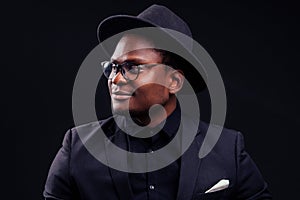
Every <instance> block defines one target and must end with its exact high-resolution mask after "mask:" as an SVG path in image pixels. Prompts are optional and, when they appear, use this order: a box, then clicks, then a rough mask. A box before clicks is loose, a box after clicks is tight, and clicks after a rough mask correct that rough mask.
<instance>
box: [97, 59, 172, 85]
mask: <svg viewBox="0 0 300 200" xmlns="http://www.w3.org/2000/svg"><path fill="white" fill-rule="evenodd" d="M125 64H132V66H136V67H137V68H138V71H137V75H136V77H135V78H134V79H130V78H128V77H127V76H126V71H125V70H124V68H123V66H125ZM105 65H106V66H107V67H109V66H111V68H112V69H113V67H115V68H116V72H115V74H114V75H113V76H112V72H113V70H112V69H111V72H110V75H109V76H107V75H106V73H105V69H106V68H107V67H105ZM158 65H164V66H166V65H165V64H163V63H147V64H134V63H131V62H123V63H121V64H116V63H113V62H111V61H103V62H101V66H102V67H103V74H104V76H105V77H106V78H107V79H108V80H111V79H113V77H115V76H116V75H117V74H118V72H119V71H120V72H121V74H122V76H123V77H124V79H125V80H126V81H134V80H136V79H137V78H138V76H139V75H140V70H141V69H143V68H151V67H155V66H158Z"/></svg>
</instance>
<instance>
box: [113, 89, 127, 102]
mask: <svg viewBox="0 0 300 200" xmlns="http://www.w3.org/2000/svg"><path fill="white" fill-rule="evenodd" d="M131 96H132V94H131V93H130V92H125V91H113V92H112V94H111V97H112V98H113V99H115V100H127V99H129V98H130V97H131Z"/></svg>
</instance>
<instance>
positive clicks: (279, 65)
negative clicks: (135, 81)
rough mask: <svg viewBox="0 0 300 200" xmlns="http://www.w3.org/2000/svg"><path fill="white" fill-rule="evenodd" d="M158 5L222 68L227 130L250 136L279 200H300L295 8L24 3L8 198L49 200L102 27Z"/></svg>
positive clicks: (274, 4) (137, 0)
mask: <svg viewBox="0 0 300 200" xmlns="http://www.w3.org/2000/svg"><path fill="white" fill-rule="evenodd" d="M152 3H157V4H162V5H166V6H167V7H169V8H170V9H171V10H173V11H174V12H175V13H177V14H178V15H179V16H181V17H182V18H183V19H185V20H186V21H187V22H188V24H189V25H190V27H191V29H192V32H193V35H194V39H195V40H196V41H198V42H199V43H200V44H201V45H202V46H203V47H204V48H205V49H206V50H207V51H208V53H209V54H210V55H211V57H212V58H213V59H214V61H215V63H216V64H217V66H218V67H219V70H220V72H221V74H222V77H223V80H224V83H225V87H226V91H227V98H228V110H227V119H226V123H225V125H226V127H229V128H233V129H237V130H240V131H241V132H242V133H243V134H244V136H245V142H246V149H247V151H248V152H249V153H250V155H251V156H252V158H253V159H254V160H255V162H256V163H257V165H258V167H259V168H260V170H261V172H262V174H263V175H264V178H265V179H266V181H267V182H268V183H269V187H270V190H271V192H272V193H273V195H274V197H275V199H294V198H295V197H297V195H298V193H299V192H298V191H297V189H299V188H298V185H299V184H297V181H298V180H297V178H298V177H299V173H298V170H299V168H298V167H297V166H296V162H297V160H299V159H298V155H297V153H298V148H297V147H298V140H297V139H298V138H299V136H298V134H299V130H298V128H299V123H300V117H299V114H298V112H299V106H298V102H299V100H300V99H299V97H298V96H299V95H298V93H299V78H298V74H299V73H298V72H299V70H298V67H299V62H298V60H299V30H298V26H299V12H298V8H299V7H298V8H297V5H296V3H293V2H287V1H285V2H283V1H282V2H281V1H269V2H262V1H214V0H213V1H188V0H182V1H176V2H175V1H146V0H144V1H141V0H130V1H129V0H123V1H121V0H120V1H91V2H88V1H80V2H75V1H31V2H28V3H26V4H24V9H23V8H22V10H23V11H22V12H21V13H20V18H19V19H20V26H21V28H20V29H22V35H21V40H20V45H21V47H22V48H21V54H22V56H24V60H23V61H25V62H23V61H22V63H23V64H22V65H20V66H19V67H18V68H14V69H13V73H14V77H15V78H16V80H18V82H19V84H18V92H17V93H14V94H12V100H11V102H12V103H13V107H14V108H16V110H17V112H18V115H13V114H12V113H6V116H7V118H6V121H5V124H6V126H5V127H6V128H8V130H9V131H10V132H11V133H14V134H13V135H14V136H15V140H14V141H16V149H15V153H16V155H15V157H14V158H15V166H16V170H15V172H14V176H15V181H14V183H15V187H13V188H14V189H12V192H11V193H10V196H11V198H10V199H17V197H24V199H34V200H35V199H42V191H43V187H44V183H45V180H46V177H47V172H48V169H49V167H50V164H51V162H52V160H53V158H54V156H55V154H56V152H57V150H58V149H59V147H60V146H61V143H62V139H63V136H64V134H65V132H66V131H67V129H68V128H70V127H72V126H73V119H72V107H71V106H72V87H73V83H74V80H75V77H76V73H77V70H78V69H79V67H80V65H81V63H82V61H83V60H84V58H85V57H86V56H87V55H88V53H89V52H90V51H91V50H92V49H93V48H94V47H95V46H96V45H97V44H98V42H97V37H96V28H97V26H98V24H99V22H100V21H101V20H102V19H104V18H106V17H108V16H110V15H113V14H133V15H136V14H138V13H139V12H141V11H142V10H144V9H145V8H146V7H148V6H149V5H151V4H152ZM17 61H18V59H17ZM204 96H205V94H204ZM102 101H103V102H101V103H103V104H104V103H107V102H108V100H107V98H105V99H104V100H102ZM100 107H101V106H100ZM201 108H202V107H201ZM100 109H101V108H100ZM102 109H103V110H102V112H100V115H103V116H105V115H107V114H108V113H107V111H108V109H106V108H102ZM203 111H204V113H205V112H206V111H207V109H205V108H204V109H203ZM203 117H204V118H205V117H206V115H205V114H204V116H203ZM7 120H8V121H7ZM15 133H16V134H15ZM18 199H19V198H18Z"/></svg>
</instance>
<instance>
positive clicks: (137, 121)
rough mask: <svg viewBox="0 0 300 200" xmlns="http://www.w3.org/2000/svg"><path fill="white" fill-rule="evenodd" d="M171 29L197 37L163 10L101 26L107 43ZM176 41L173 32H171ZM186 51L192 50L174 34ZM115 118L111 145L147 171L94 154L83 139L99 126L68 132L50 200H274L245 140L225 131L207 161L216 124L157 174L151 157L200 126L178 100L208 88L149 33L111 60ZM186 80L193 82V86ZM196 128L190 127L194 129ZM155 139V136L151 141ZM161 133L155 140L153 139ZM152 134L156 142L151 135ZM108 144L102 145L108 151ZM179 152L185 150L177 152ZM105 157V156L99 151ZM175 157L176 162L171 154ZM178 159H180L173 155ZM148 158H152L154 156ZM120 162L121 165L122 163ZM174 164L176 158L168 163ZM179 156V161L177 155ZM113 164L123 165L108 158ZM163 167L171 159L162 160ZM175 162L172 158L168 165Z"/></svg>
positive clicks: (105, 125)
mask: <svg viewBox="0 0 300 200" xmlns="http://www.w3.org/2000/svg"><path fill="white" fill-rule="evenodd" d="M140 27H163V28H168V29H172V30H176V31H179V32H181V33H184V34H186V35H191V34H190V30H189V28H188V26H187V25H186V23H185V22H184V21H183V20H182V19H180V18H179V17H178V16H177V15H175V14H174V13H173V12H172V11H170V10H169V9H167V8H166V7H163V6H158V5H153V6H151V7H149V8H148V9H146V10H145V11H143V12H142V13H141V14H140V15H138V16H137V17H133V16H115V17H110V18H108V19H106V20H104V21H103V22H102V23H101V24H100V26H99V30H98V31H99V32H98V34H99V40H100V42H102V41H104V40H105V39H107V38H109V37H110V36H112V35H114V34H116V33H118V32H121V31H124V30H129V29H132V28H140ZM165 34H166V35H168V34H169V33H167V32H166V33H165ZM170 38H171V40H170V41H173V42H175V43H176V42H178V43H179V44H180V46H181V48H189V45H188V44H187V43H186V42H187V41H186V42H184V41H183V40H182V38H176V37H174V35H170ZM102 66H103V69H104V75H105V77H106V78H107V81H108V88H109V92H110V96H111V106H112V111H113V114H114V116H113V117H110V118H108V119H106V120H103V121H100V125H101V128H102V129H103V131H104V132H105V134H106V136H107V137H108V139H109V140H110V141H111V142H112V143H114V144H115V145H116V146H118V147H119V148H122V149H123V150H126V151H128V152H135V153H140V154H142V153H150V155H149V154H145V157H146V159H145V160H146V162H147V165H143V163H140V165H141V166H142V167H141V166H137V165H139V163H138V164H136V166H133V167H134V168H135V169H136V171H131V170H128V171H126V169H125V170H118V169H116V168H117V167H112V166H108V163H109V161H108V162H107V163H103V162H100V161H99V160H98V159H96V156H95V155H92V154H91V153H90V152H89V151H88V149H87V148H86V146H85V144H86V143H87V140H89V141H91V140H92V139H93V138H92V137H87V138H88V139H87V140H84V142H83V140H81V139H82V138H80V136H79V135H80V134H79V132H84V133H86V134H87V135H89V134H90V133H91V132H96V131H97V130H96V129H97V128H95V127H96V126H95V124H97V123H98V122H93V123H90V124H86V125H83V126H80V127H76V128H74V129H71V130H70V131H68V132H67V134H66V136H65V138H64V141H63V146H62V148H61V149H60V150H59V152H58V154H57V156H56V158H55V159H54V161H53V163H52V165H51V168H50V171H49V175H48V178H47V182H46V186H45V191H44V197H45V198H46V199H85V200H93V199H95V200H96V199H97V200H99V199H105V200H106V199H112V200H113V199H180V200H186V199H270V198H271V195H270V193H269V192H268V189H267V184H266V183H265V181H264V180H263V178H262V176H261V174H260V172H259V170H258V169H257V167H256V166H255V164H254V162H253V161H252V160H251V158H250V157H249V155H248V154H247V153H246V152H245V150H244V143H243V137H242V135H241V134H240V133H239V132H236V131H234V130H228V129H223V130H222V133H221V136H220V138H219V139H218V142H217V143H216V145H215V146H214V147H213V149H212V151H211V152H210V153H209V154H208V155H207V156H205V157H204V158H201V159H200V158H199V157H198V154H199V150H200V147H201V144H202V142H203V138H204V137H205V134H206V132H207V128H208V125H207V124H205V123H203V122H200V123H199V124H196V127H197V133H196V135H195V137H193V141H192V142H191V144H190V146H189V147H188V149H187V150H186V151H184V152H183V153H184V154H183V155H182V156H181V157H179V158H177V159H174V160H173V162H171V163H169V164H168V165H166V166H163V167H160V168H157V169H156V170H149V169H148V167H151V166H152V162H157V160H150V157H151V153H153V154H155V153H156V152H159V151H160V150H161V149H163V148H164V147H165V146H166V145H168V144H170V143H172V141H173V140H174V138H176V134H178V133H180V132H184V133H182V136H183V137H184V136H186V135H188V134H190V133H189V132H187V131H186V129H182V127H181V125H180V124H181V118H185V119H184V120H183V127H184V125H185V126H188V127H190V128H192V126H193V125H192V124H193V122H192V121H193V120H192V119H189V118H188V117H182V116H183V115H182V112H183V111H182V110H181V107H180V105H179V102H178V100H177V98H176V94H177V93H179V92H180V91H181V90H183V87H184V84H185V81H189V82H190V83H191V85H192V87H193V89H194V91H196V92H199V91H201V90H203V88H204V85H205V84H204V82H203V80H202V79H201V77H200V75H199V76H196V75H195V74H194V71H193V67H192V66H191V65H190V64H189V63H188V62H187V61H186V60H184V59H183V58H182V57H181V56H179V55H176V54H174V53H172V52H169V51H166V50H161V49H159V48H157V41H155V39H154V38H151V37H149V34H148V35H147V34H137V33H134V32H133V33H125V34H123V35H122V37H121V39H120V40H119V41H118V43H117V45H116V47H115V49H114V52H113V54H112V56H111V60H110V61H103V62H102ZM185 79H186V80H185ZM186 124H189V125H186ZM149 133H152V135H150V136H149ZM153 133H155V134H153ZM147 134H148V135H147ZM100 145H102V143H99V144H98V143H97V144H94V146H100ZM175 147H178V148H173V151H172V152H171V154H172V153H173V152H176V151H179V152H180V151H181V150H180V148H181V147H182V146H180V145H178V146H175ZM98 153H99V154H101V153H102V152H98ZM171 154H170V155H171ZM172 155H173V154H172ZM147 156H148V157H147ZM115 157H117V158H115ZM167 157H168V156H167ZM171 157H172V156H171ZM106 159H107V160H113V159H115V160H118V159H120V161H119V164H120V165H123V164H124V161H123V160H122V159H123V158H122V157H118V155H117V154H113V155H111V154H107V158H106ZM160 159H161V160H160V161H159V162H163V161H164V159H165V157H160ZM166 159H168V158H166Z"/></svg>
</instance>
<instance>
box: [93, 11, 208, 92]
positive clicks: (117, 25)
mask: <svg viewBox="0 0 300 200" xmlns="http://www.w3.org/2000/svg"><path fill="white" fill-rule="evenodd" d="M142 27H158V28H160V26H158V25H156V24H154V23H151V22H150V21H147V20H144V19H140V18H138V17H136V16H131V15H115V16H111V17H108V18H106V19H104V20H103V21H102V22H101V23H100V24H99V26H98V28H97V37H98V41H99V42H100V43H101V42H103V41H104V40H106V39H108V38H109V37H111V36H114V35H116V34H118V33H121V32H124V31H128V30H131V29H136V28H142ZM163 32H164V33H166V35H168V37H169V38H170V39H172V41H173V42H176V43H177V44H178V47H179V48H181V49H183V50H184V51H187V52H188V54H190V55H191V56H192V57H195V56H194V54H193V53H192V52H191V51H190V50H189V49H187V48H186V47H184V46H183V45H182V44H181V43H180V42H179V41H178V40H177V39H176V38H174V37H173V36H172V35H170V34H168V33H167V32H165V31H163ZM179 56H181V55H179ZM196 60H197V59H196ZM180 69H181V70H182V71H183V73H184V75H185V78H186V79H187V80H188V81H189V83H190V84H191V86H192V87H193V89H194V91H195V92H196V93H198V92H201V91H202V90H204V89H205V88H206V84H205V81H204V80H203V78H202V76H201V75H200V74H199V72H198V71H197V70H196V69H195V67H194V66H193V65H192V64H191V63H189V62H188V61H186V65H185V66H184V68H180ZM183 93H186V92H183Z"/></svg>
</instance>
